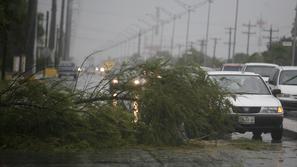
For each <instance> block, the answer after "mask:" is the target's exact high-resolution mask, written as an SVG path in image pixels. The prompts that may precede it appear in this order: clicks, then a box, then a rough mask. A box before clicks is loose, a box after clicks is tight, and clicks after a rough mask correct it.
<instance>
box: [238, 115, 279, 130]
mask: <svg viewBox="0 0 297 167" xmlns="http://www.w3.org/2000/svg"><path fill="white" fill-rule="evenodd" d="M239 116H252V117H255V123H253V124H241V123H239V121H238V117H239ZM283 117H284V116H283V114H271V115H266V114H238V115H236V114H233V119H234V121H235V131H236V132H240V133H244V132H256V131H260V132H264V133H267V132H272V131H273V130H277V129H279V128H281V127H282V124H283Z"/></svg>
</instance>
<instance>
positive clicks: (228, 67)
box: [222, 63, 242, 71]
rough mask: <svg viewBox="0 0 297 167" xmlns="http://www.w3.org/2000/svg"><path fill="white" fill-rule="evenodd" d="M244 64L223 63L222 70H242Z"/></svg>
mask: <svg viewBox="0 0 297 167" xmlns="http://www.w3.org/2000/svg"><path fill="white" fill-rule="evenodd" d="M241 69H242V64H236V63H227V64H223V66H222V71H241Z"/></svg>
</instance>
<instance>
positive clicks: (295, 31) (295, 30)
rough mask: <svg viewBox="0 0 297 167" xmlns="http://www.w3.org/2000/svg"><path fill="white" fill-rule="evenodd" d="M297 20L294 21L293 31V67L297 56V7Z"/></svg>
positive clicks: (296, 11)
mask: <svg viewBox="0 0 297 167" xmlns="http://www.w3.org/2000/svg"><path fill="white" fill-rule="evenodd" d="M295 13H296V14H295V20H294V27H293V31H292V39H293V42H292V64H291V65H292V66H294V65H295V56H296V36H297V6H296V8H295Z"/></svg>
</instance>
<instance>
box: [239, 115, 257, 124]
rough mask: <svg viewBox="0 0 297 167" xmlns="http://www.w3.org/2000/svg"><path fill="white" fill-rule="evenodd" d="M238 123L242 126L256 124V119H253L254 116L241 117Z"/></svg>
mask: <svg viewBox="0 0 297 167" xmlns="http://www.w3.org/2000/svg"><path fill="white" fill-rule="evenodd" d="M238 122H239V123H240V124H255V117H253V116H239V117H238Z"/></svg>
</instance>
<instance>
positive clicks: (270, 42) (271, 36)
mask: <svg viewBox="0 0 297 167" xmlns="http://www.w3.org/2000/svg"><path fill="white" fill-rule="evenodd" d="M264 31H265V32H269V36H265V37H264V38H265V39H269V47H268V48H269V51H271V49H272V40H273V39H275V37H273V33H275V32H278V31H279V30H276V29H273V28H272V25H270V29H269V30H264Z"/></svg>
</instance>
